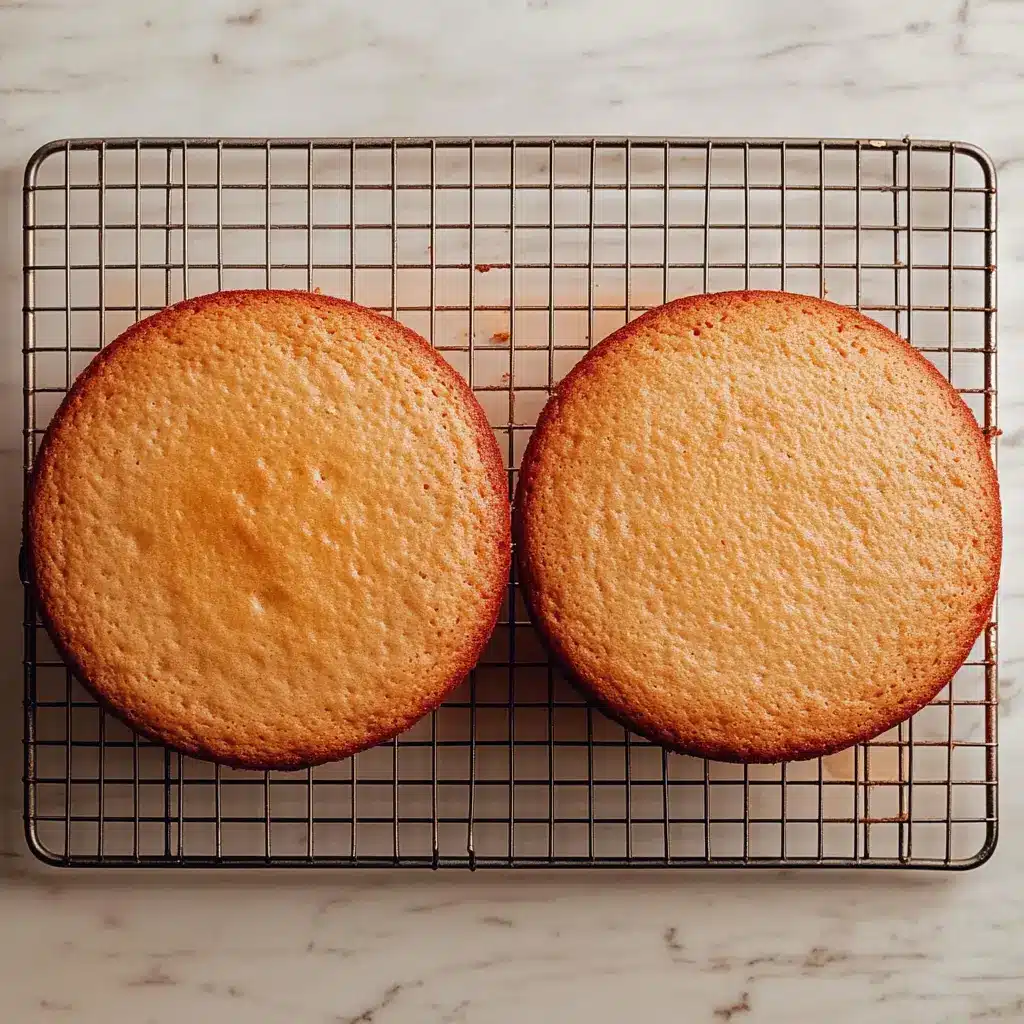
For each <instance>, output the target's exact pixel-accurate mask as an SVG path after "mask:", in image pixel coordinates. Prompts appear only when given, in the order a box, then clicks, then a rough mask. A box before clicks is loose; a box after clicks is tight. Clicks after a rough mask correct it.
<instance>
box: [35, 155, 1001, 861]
mask: <svg viewBox="0 0 1024 1024" xmlns="http://www.w3.org/2000/svg"><path fill="white" fill-rule="evenodd" d="M24 198H25V323H24V355H25V453H24V458H25V471H26V474H27V473H28V472H29V470H30V469H31V466H32V461H33V459H34V457H35V454H36V451H37V448H38V444H39V441H40V438H41V435H42V433H43V431H44V429H45V427H46V425H47V422H48V421H49V419H50V417H51V415H52V414H53V412H54V410H55V409H56V407H57V405H58V404H59V402H60V400H61V398H62V397H63V395H64V394H65V392H66V390H67V388H68V386H69V385H70V383H71V381H72V380H73V379H74V377H75V375H76V374H77V373H78V372H79V371H80V370H81V369H82V368H83V367H84V366H85V365H86V364H87V363H88V362H89V360H90V359H91V358H92V356H93V355H94V353H95V352H96V351H97V350H98V349H99V348H101V347H102V346H103V345H104V344H106V343H108V342H110V341H111V340H113V339H114V338H115V337H116V336H117V335H118V334H120V333H121V332H122V331H123V330H124V329H125V328H126V327H128V326H129V325H130V324H132V323H133V322H135V321H136V320H138V319H139V318H140V317H142V316H144V315H146V314H148V313H150V312H152V311H154V310H157V309H159V308H162V307H163V306H165V305H167V304H168V303H170V302H174V301H175V300H178V299H181V298H183V297H186V296H190V295H196V294H200V293H203V292H210V291H214V290H216V289H221V288H240V287H246V288H253V287H257V288H259V287H285V288H306V289H314V288H319V289H322V290H323V291H324V292H326V293H330V294H333V295H339V296H343V297H346V298H352V299H355V300H356V301H358V302H361V303H363V304H364V305H368V306H373V307H375V308H376V309H379V310H382V311H384V312H386V313H388V314H390V315H392V316H394V317H397V318H398V319H399V320H401V321H403V322H404V323H406V324H408V325H409V326H410V327H412V328H414V329H415V330H417V331H419V332H421V333H422V334H424V335H425V336H426V337H428V338H430V339H431V340H432V342H433V343H434V345H435V346H436V347H437V348H438V349H439V350H441V351H442V352H443V353H444V354H445V357H446V358H447V359H449V360H450V362H451V363H452V365H453V366H455V368H456V369H457V370H459V371H460V372H461V373H462V374H464V375H465V376H466V377H467V378H468V380H469V382H470V384H471V385H472V387H473V390H474V391H475V392H476V394H477V396H478V398H479V399H480V401H481V403H482V404H483V406H484V409H485V410H486V412H487V414H488V416H489V418H490V422H491V424H492V425H493V427H494V430H495V433H496V434H497V436H498V438H499V440H500V442H501V444H502V447H503V450H504V452H505V455H506V459H507V467H508V472H509V480H510V483H511V484H514V482H515V476H516V470H517V466H518V465H519V460H520V458H521V456H522V452H523V449H524V447H525V445H526V441H527V439H528V437H529V434H530V431H531V428H532V427H533V425H534V423H535V421H536V417H537V414H538V413H539V412H540V409H541V407H542V405H543V403H544V401H545V399H546V398H547V396H548V394H549V392H550V390H551V387H552V385H553V384H554V383H556V382H557V381H558V380H559V379H560V378H561V377H562V376H564V374H565V373H566V372H567V371H568V370H569V369H570V367H571V366H572V365H573V364H574V363H575V362H576V361H577V360H578V359H579V358H580V357H581V356H582V355H583V353H584V352H585V351H586V350H587V349H588V348H589V347H590V346H591V345H593V344H594V343H595V342H597V341H599V340H600V339H601V338H602V337H604V336H605V335H606V334H608V333H609V332H610V331H612V330H613V329H615V328H616V327H618V326H620V325H621V324H622V323H623V322H625V321H626V320H628V319H630V318H632V317H634V316H635V315H637V314H638V313H640V312H641V311H642V310H644V309H647V308H649V307H650V306H653V305H657V304H659V303H661V302H663V301H664V300H666V299H668V298H672V297H675V296H680V295H685V294H688V293H693V292H701V291H716V290H720V289H727V288H739V287H756V288H785V289H788V290H790V291H797V292H805V293H808V294H812V295H826V296H828V297H829V298H831V299H833V300H835V301H838V302H843V303H847V304H849V305H851V306H855V307H856V308H858V309H861V310H863V311H864V312H866V313H867V314H868V315H870V316H872V317H875V318H876V319H878V320H880V321H881V322H882V323H884V324H886V325H888V326H889V327H892V328H894V329H895V330H897V331H898V332H899V333H901V334H902V335H904V336H905V337H907V338H908V339H910V341H911V342H912V343H913V344H914V345H916V346H917V347H918V348H919V349H920V350H921V351H922V352H924V353H925V354H926V355H927V357H928V358H929V359H931V360H932V361H933V362H934V363H935V365H936V366H937V367H938V368H939V369H940V370H941V371H942V372H943V373H944V374H945V375H946V376H947V377H948V378H949V379H950V380H951V381H952V382H953V384H954V385H955V386H956V387H957V389H958V390H959V391H960V393H961V394H962V395H963V396H964V399H965V400H966V402H967V403H968V405H969V406H970V407H971V409H972V410H973V411H974V414H975V415H976V417H977V418H978V421H979V422H980V423H981V425H982V426H983V427H984V429H985V430H986V431H987V432H988V435H989V437H990V438H992V440H993V443H994V439H995V436H996V433H997V431H996V387H995V382H996V354H995V312H996V310H995V266H994V262H995V208H996V196H995V178H994V172H993V168H992V165H991V163H990V161H989V160H988V158H987V157H986V156H985V155H984V154H983V153H981V152H979V151H978V150H976V149H974V148H973V147H971V146H967V145H962V144H959V143H946V142H924V141H914V140H910V139H904V140H898V141H885V140H881V141H876V140H861V141H856V140H852V141H838V140H837V141H824V140H787V141H783V140H766V139H756V140H755V139H750V140H736V139H722V140H717V139H672V140H661V139H659V140H651V139H636V140H627V139H595V140H590V139H571V138H570V139H437V140H431V139H396V140H335V139H325V140H308V139H302V140H294V139H289V140H253V139H221V140H217V139H109V140H72V141H65V142H55V143H51V144H49V145H47V146H44V147H43V148H42V149H41V150H40V151H39V152H38V153H36V155H35V156H34V157H33V158H32V160H31V162H30V163H29V166H28V169H27V172H26V183H25V193H24ZM825 428H826V429H827V425H825ZM24 642H25V695H26V702H25V737H26V747H25V754H26V757H25V821H26V829H27V835H28V840H29V844H30V846H31V848H32V850H33V851H34V852H35V853H36V854H37V855H38V856H39V857H41V858H43V859H44V860H47V861H49V862H51V863H55V864H73V865H93V866H97V865H131V864H143V865H157V866H172V865H198V866H213V865H269V864H272V865H335V866H337V865H421V866H429V867H441V866H452V865H464V866H469V867H474V866H477V867H482V866H500V865H547V866H552V865H559V866H562V865H712V866H715V865H751V866H754V865H760V866H763V865H768V866H798V865H835V866H844V867H852V866H855V865H856V866H896V865H911V866H920V867H970V866H973V865H975V864H979V863H981V862H982V861H983V860H984V859H985V858H986V857H987V856H988V854H989V853H990V852H991V851H992V849H993V847H994V844H995V838H996V782H997V776H996V697H997V680H996V627H995V624H994V623H991V624H989V625H988V626H987V627H986V628H985V630H984V632H983V634H982V637H981V638H980V640H979V641H978V643H977V644H976V646H975V649H974V650H973V651H972V653H971V655H970V657H969V659H968V661H967V663H966V664H965V665H964V667H963V668H962V669H961V670H960V671H959V672H958V673H957V675H956V678H955V680H954V681H953V683H952V684H951V685H950V686H948V687H947V688H946V689H945V690H944V691H943V692H942V693H941V694H940V695H939V696H938V697H937V698H936V700H935V701H934V702H933V703H932V704H931V705H930V706H928V707H926V708H925V709H923V710H922V711H921V712H920V713H919V714H918V715H917V716H915V718H914V719H913V720H912V721H910V722H908V723H906V724H905V725H903V726H901V727H899V728H898V729H896V730H893V731H892V732H890V733H887V734H886V735H884V736H882V737H879V738H878V739H877V740H875V741H874V742H872V743H869V744H866V745H862V746H859V747H857V748H855V749H852V750H850V751H847V752H845V753H843V754H839V755H834V756H832V757H829V758H825V759H823V760H817V761H811V762H802V763H794V764H789V765H775V766H764V765H758V766H751V767H742V766H736V765H724V764H716V763H709V762H707V761H703V760H699V759H696V758H689V757H682V756H677V755H675V754H668V753H666V752H664V751H663V750H661V749H660V748H658V747H656V746H652V745H651V744H649V743H647V742H646V741H644V740H642V739H640V738H637V737H635V736H631V735H629V734H627V733H625V732H624V731H623V729H622V728H621V727H620V726H618V725H615V724H613V723H612V722H610V721H609V720H607V719H606V718H605V717H604V716H603V715H601V714H600V713H599V712H598V711H596V710H593V709H591V708H590V707H588V706H587V705H586V704H585V703H584V701H583V700H582V698H581V697H580V696H579V695H578V694H577V693H576V692H575V691H574V690H573V689H572V688H570V687H569V686H568V685H567V684H566V682H565V681H564V680H563V679H562V677H561V676H560V675H559V674H558V672H557V670H556V669H555V668H553V667H552V665H551V663H550V662H549V661H548V659H547V657H546V655H545V653H544V650H543V648H542V647H541V645H540V643H539V642H538V638H537V635H536V634H535V632H534V630H533V629H532V627H531V625H530V623H529V620H528V618H527V616H526V612H525V608H524V606H523V603H522V600H521V598H520V595H519V592H518V582H517V580H516V578H515V575H514V571H513V578H512V579H511V580H510V582H509V588H508V597H507V600H506V603H505V608H504V610H503V612H502V616H501V620H500V624H499V626H498V628H497V630H496V632H495V635H494V638H493V640H492V641H491V643H490V645H489V646H488V648H487V650H486V652H485V654H484V656H483V658H482V660H481V662H480V664H479V666H478V667H477V668H476V670H475V671H474V672H473V673H472V674H471V676H470V677H469V679H468V680H466V682H465V683H464V684H463V685H462V686H461V687H460V688H459V690H458V691H457V692H456V693H455V694H454V695H453V697H452V699H450V700H449V701H448V702H447V703H446V704H445V705H444V706H443V707H442V708H441V709H440V710H438V711H437V712H436V713H435V714H434V715H433V716H432V717H430V718H428V719H426V720H424V721H423V722H421V723H420V724H419V725H418V726H416V727H415V728H414V729H412V730H410V731H409V732H407V733H405V734H404V735H403V736H401V737H399V738H398V739H397V740H396V741H394V742H392V743H390V744H387V745H384V746H381V747H378V748H375V749H373V750H369V751H366V752H365V753H362V754H360V755H358V756H357V757H355V758H352V759H350V760H346V761H342V762H339V763H336V764H330V765H324V766H322V767H319V768H315V769H312V770H310V771H306V772H299V773H280V772H270V773H259V772H248V771H240V770H235V769H230V768H218V767H215V766H213V765H209V764H205V763H202V762H198V761H194V760H191V759H190V758H187V757H182V756H179V755H178V754H176V753H172V752H169V751H167V750H165V749H163V748H162V747H160V746H157V745H154V744H152V743H150V742H148V741H146V740H143V739H140V738H139V737H137V736H135V735H134V734H132V733H131V732H130V731H129V730H128V729H127V728H126V727H124V726H123V725H122V724H121V723H120V722H119V721H118V720H116V719H115V718H112V717H110V716H108V715H107V714H105V713H104V712H103V711H102V710H101V709H99V708H98V707H97V706H96V704H95V703H94V701H93V700H92V699H91V698H90V697H89V696H88V695H87V694H86V693H85V691H84V690H82V689H81V688H80V686H79V685H78V683H77V682H76V681H75V680H74V679H73V678H71V676H70V674H69V673H68V671H67V669H66V668H65V667H64V665H63V663H62V662H61V660H60V658H59V657H58V655H57V654H56V652H55V650H54V648H53V646H52V644H51V643H50V641H49V639H48V637H47V635H46V633H45V631H44V630H43V628H42V627H41V625H40V622H39V618H38V615H37V612H36V609H35V607H34V604H33V600H32V596H31V593H29V592H28V591H26V605H25V641H24Z"/></svg>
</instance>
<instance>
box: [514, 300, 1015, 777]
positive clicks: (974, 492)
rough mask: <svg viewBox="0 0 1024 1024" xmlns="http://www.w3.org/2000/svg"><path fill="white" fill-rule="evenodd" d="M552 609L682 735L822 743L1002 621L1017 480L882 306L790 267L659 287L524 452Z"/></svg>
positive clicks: (555, 618)
mask: <svg viewBox="0 0 1024 1024" xmlns="http://www.w3.org/2000/svg"><path fill="white" fill-rule="evenodd" d="M518 506H519V511H518V516H517V530H518V532H519V536H520V539H521V544H522V550H521V552H520V561H521V564H522V567H523V574H524V577H525V579H526V581H527V584H528V591H529V595H530V600H531V603H532V607H533V611H534V615H535V618H536V620H537V622H538V624H539V625H540V627H541V629H542V630H543V632H544V633H545V634H546V635H547V637H548V639H549V640H550V642H551V644H552V646H553V647H554V649H555V651H556V652H557V653H558V654H559V655H560V656H561V658H562V659H563V660H564V661H565V662H566V663H567V664H568V666H569V667H570V669H571V670H572V671H573V672H574V674H575V675H576V677H577V679H578V680H579V681H580V682H581V683H582V684H583V685H584V686H585V687H586V688H587V689H588V690H589V691H590V692H592V693H593V694H594V695H595V696H596V697H597V698H598V699H599V700H600V701H601V702H602V703H603V704H604V705H605V707H606V708H607V709H608V710H609V711H610V712H611V713H612V714H613V715H615V716H616V717H619V718H620V719H622V720H624V721H625V722H627V723H628V724H631V725H633V726H634V727H635V728H637V729H639V730H640V731H641V732H644V733H646V734H647V735H648V736H651V737H652V738H655V739H658V740H660V741H662V742H664V743H666V744H668V745H670V746H673V747H676V748H678V749H682V750H685V751H689V752H693V753H699V754H705V755H708V756H712V757H716V758H724V759H740V760H752V761H775V760H783V759H787V758H799V757H807V756H811V755H814V754H818V753H823V752H827V751H830V750H834V749H838V748H840V747H843V746H846V745H849V744H850V743H852V742H854V741H857V740H860V739H864V738H867V737H870V736H873V735H876V734H877V733H880V732H882V731H883V730H885V729H886V728H888V727H890V726H891V725H892V724H894V723H895V722H897V721H899V720H901V719H903V718H904V717H906V716H907V715H909V714H911V713H912V712H913V711H915V710H917V709H918V708H919V707H921V706H922V705H923V704H925V703H926V702H927V701H929V700H930V699H932V698H933V697H934V696H935V694H936V693H937V691H938V690H939V689H940V688H941V687H942V686H943V685H944V684H945V683H946V682H947V681H948V680H949V679H950V677H951V676H952V674H953V673H954V672H955V670H956V669H957V667H958V666H959V665H960V664H961V662H962V661H963V660H964V658H965V657H966V655H967V653H968V652H969V650H970V648H971V645H972V643H973V641H974V640H975V638H976V637H977V635H978V633H979V630H980V629H981V628H982V626H983V624H984V623H985V622H986V621H987V617H988V615H989V610H990V607H991V604H992V600H993V596H994V593H995V587H996V581H997V576H998V568H999V560H1000V548H1001V529H1000V510H999V493H998V487H997V482H996V476H995V471H994V468H993V464H992V460H991V458H990V455H989V451H988V445H987V442H986V439H985V438H984V436H983V434H982V432H981V430H980V429H979V427H978V425H977V423H976V422H975V420H974V418H973V416H972V414H971V413H970V411H969V410H968V409H967V407H966V406H965V405H964V403H963V401H962V400H961V399H960V397H959V396H958V395H957V394H956V392H955V391H954V390H953V389H952V388H951V387H950V385H949V384H948V383H947V382H946V381H945V380H944V379H943V378H942V376H941V375H940V374H939V373H938V371H937V370H936V369H935V368H934V367H932V366H931V364H929V363H928V362H927V361H926V360H925V359H924V358H923V357H922V356H921V355H920V354H919V353H917V352H916V351H914V350H913V349H912V348H911V347H910V346H909V345H907V344H906V342H904V341H903V340H901V339H900V338H898V337H897V336H896V335H894V334H893V333H892V332H891V331H889V330H887V329H886V328H885V327H883V326H881V325H880V324H878V323H876V322H875V321H873V320H870V319H868V318H867V317H864V316H861V315H860V314H858V313H856V312H854V311H852V310H850V309H847V308H845V307H842V306H838V305H835V304H833V303H830V302H825V301H821V300H818V299H812V298H807V297H805V296H798V295H790V294H785V293H778V292H725V293H721V294H716V295H705V296H694V297H692V298H687V299H682V300H679V301H676V302H672V303H669V304H668V305H666V306H662V307H659V308H657V309H654V310H652V311H651V312H649V313H648V314H646V315H644V316H642V317H640V318H639V319H637V320H635V321H634V322H632V323H630V324H628V325H627V326H626V327H624V328H622V329H621V330H620V331H618V332H617V333H615V334H614V335H612V336H611V337H610V338H608V339H607V340H606V341H604V342H603V343H602V344H600V345H599V346H597V348H596V349H594V351H593V352H592V353H590V354H588V355H587V356H586V357H585V358H584V359H583V361H582V362H581V363H580V364H579V365H578V366H576V367H575V369H574V370H573V371H572V372H571V373H570V374H569V376H568V377H567V378H566V380H565V381H563V382H562V384H561V385H560V386H559V388H558V390H557V393H556V395H555V396H554V398H553V400H552V401H551V402H550V403H549V405H548V406H547V408H546V409H545V410H544V413H543V414H542V416H541V420H540V423H539V425H538V427H537V430H536V431H535V433H534V435H533V437H532V439H531V442H530V445H529V448H528V450H527V452H526V455H525V458H524V461H523V467H522V474H521V482H520V492H519V496H518Z"/></svg>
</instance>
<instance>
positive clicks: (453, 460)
mask: <svg viewBox="0 0 1024 1024" xmlns="http://www.w3.org/2000/svg"><path fill="white" fill-rule="evenodd" d="M26 515H27V533H28V551H29V555H30V566H31V574H32V578H33V582H34V585H35V590H36V593H37V595H38V599H39V604H40V606H41V610H42V613H43V617H44V620H45V621H46V623H47V626H48V628H49V630H50V632H51V634H52V636H53V639H54V641H55V642H56V644H57V646H58V648H59V649H60V650H61V652H62V653H63V655H64V657H65V658H66V660H67V662H68V664H69V665H70V666H71V667H72V669H73V670H74V671H75V673H76V674H77V675H78V676H79V678H80V679H81V680H82V682H83V683H84V684H85V685H86V686H87V687H88V688H89V689H90V690H91V691H93V693H94V694H95V695H96V697H97V698H98V699H99V700H100V701H101V702H102V703H103V704H105V705H107V706H108V707H109V708H110V709H111V710H113V711H114V712H115V713H117V714H118V715H119V716H121V717H122V718H123V719H124V720H125V721H127V722H128V723H129V724H130V725H132V726H134V727H135V728H136V729H138V730H139V731H141V732H142V733H144V734H147V735H149V736H150V737H153V738H155V739H157V740H160V741H162V742H165V743H167V744H169V745H171V746H173V747H175V748H177V749H178V750H180V751H184V752H186V753H188V754H193V755H196V756H199V757H204V758H209V759H212V760H215V761H220V762H223V763H226V764H233V765H238V766H243V767H252V768H297V767H300V766H305V765H312V764H316V763H319V762H322V761H327V760H331V759H335V758H340V757H343V756H345V755H347V754H351V753H354V752H355V751H358V750H360V749H362V748H364V747H368V746H370V745H371V744H374V743H377V742H379V741H381V740H384V739H387V738H389V737H392V736H394V735H395V734H396V733H398V732H400V731H401V730H403V729H405V728H406V727H408V726H409V725H411V724H412V723H413V722H415V721H416V719H418V718H419V717H420V716H422V715H424V714H425V713H426V712H428V711H430V710H431V709H433V708H434V707H435V706H436V705H437V704H439V703H440V702H441V701H442V699H443V698H444V697H445V695H446V694H447V693H448V692H449V691H450V690H451V689H452V688H453V687H454V686H455V685H456V684H457V683H458V682H460V681H461V680H462V678H463V677H464V676H465V675H466V673H467V672H468V671H469V669H470V668H471V667H472V665H473V664H474V662H475V661H476V659H477V657H478V655H479V653H480V651H481V649H482V647H483V646H484V644H485V642H486V641H487V638H488V636H489V634H490V633H491V630H492V628H493V626H494V622H495V619H496V616H497V613H498V609H499V606H500V604H501V600H502V596H503V594H504V591H505V587H506V586H507V582H508V575H507V574H508V564H509V553H510V537H509V507H508V492H507V486H506V476H505V469H504V463H503V460H502V457H501V454H500V451H499V449H498V446H497V442H496V440H495V438H494V435H493V432H492V431H491V429H490V427H489V426H488V424H487V420H486V418H485V416H484V414H483V412H482V410H481V408H480V406H479V404H478V403H477V402H476V400H475V398H474V397H473V394H472V393H471V391H470V390H469V388H468V387H467V385H466V384H465V382H464V381H463V380H462V378H461V377H460V376H459V375H458V374H457V373H456V372H455V371H454V370H453V369H451V367H449V366H448V364H447V363H445V362H444V361H443V360H442V358H441V357H440V356H439V355H437V354H436V353H435V352H434V351H433V350H432V349H431V348H430V347H429V346H428V345H427V343H426V342H425V341H424V340H423V339H422V338H420V337H419V336H418V335H416V334H415V333H413V332H412V331H410V330H408V329H407V328H405V327H403V326H401V325H400V324H398V323H396V322H395V321H393V320H390V319H388V318H386V317H384V316H380V315H378V314H376V313H374V312H371V311H370V310H367V309H364V308H362V307H360V306H357V305H354V304H352V303H349V302H344V301H341V300H339V299H334V298H328V297H327V296H322V295H315V294H309V293H306V292H294V291H265V292H264V291H235V292H222V293H218V294H214V295H207V296H204V297H202V298H198V299H194V300H191V301H187V302H182V303H180V304H178V305H176V306H172V307H170V308H168V309H166V310H164V311H163V312H160V313H157V314H156V315H155V316H152V317H150V318H149V319H147V320H143V321H142V322H141V323H139V324H137V325H136V326H134V327H132V328H131V329H130V330H129V331H127V332H126V333H125V334H124V335H122V336H121V337H120V338H118V339H117V341H115V342H114V343H113V344H111V345H110V346H109V347H108V348H106V349H104V350H103V351H102V352H101V353H100V354H99V355H98V356H97V357H96V358H95V359H94V360H93V362H92V363H91V364H90V365H89V367H88V368H87V369H86V370H85V372H84V373H82V375H81V376H80V377H79V378H78V380H77V381H76V382H75V385H74V387H73V388H72V389H71V391H70V393H69V394H68V396H67V398H66V400H65V401H64V403H63V405H62V406H61V407H60V409H59V411H58V413H57V415H56V417H55V418H54V420H53V422H52V423H51V425H50V427H49V429H48V431H47V434H46V437H45V440H44V443H43V446H42V449H41V451H40V454H39V458H38V460H37V463H36V466H35V470H34V475H33V477H32V481H31V486H30V490H29V494H28V498H27V508H26Z"/></svg>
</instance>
